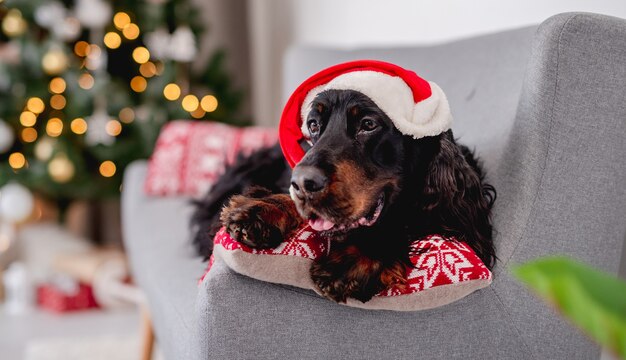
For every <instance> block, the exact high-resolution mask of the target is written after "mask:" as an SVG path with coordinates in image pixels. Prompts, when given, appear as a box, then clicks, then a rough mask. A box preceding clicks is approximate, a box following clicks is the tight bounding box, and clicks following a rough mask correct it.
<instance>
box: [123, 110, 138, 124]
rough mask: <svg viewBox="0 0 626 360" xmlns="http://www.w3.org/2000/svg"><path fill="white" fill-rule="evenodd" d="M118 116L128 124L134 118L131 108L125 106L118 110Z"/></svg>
mask: <svg viewBox="0 0 626 360" xmlns="http://www.w3.org/2000/svg"><path fill="white" fill-rule="evenodd" d="M119 117H120V120H121V121H122V122H123V123H126V124H130V123H132V122H133V121H134V120H135V112H134V111H133V109H131V108H129V107H125V108H123V109H122V110H120V113H119Z"/></svg>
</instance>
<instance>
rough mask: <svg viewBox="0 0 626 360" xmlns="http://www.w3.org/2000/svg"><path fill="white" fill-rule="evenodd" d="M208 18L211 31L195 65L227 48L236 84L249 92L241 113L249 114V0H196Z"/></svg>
mask: <svg viewBox="0 0 626 360" xmlns="http://www.w3.org/2000/svg"><path fill="white" fill-rule="evenodd" d="M193 3H194V4H195V5H196V6H198V8H199V9H200V11H201V12H202V18H203V19H205V20H206V25H207V28H208V31H207V32H206V33H205V34H204V36H203V38H202V39H199V40H198V42H199V47H200V53H199V54H198V57H197V59H196V60H195V61H194V66H203V65H205V64H206V63H207V62H208V61H209V57H210V55H211V54H213V53H214V52H215V50H216V49H223V50H224V51H226V57H227V58H226V68H227V70H228V72H229V74H230V75H231V76H232V78H233V81H234V82H235V84H236V86H237V88H239V89H242V90H244V91H245V92H246V100H245V101H244V103H243V105H242V109H241V111H242V113H243V114H244V115H245V116H250V112H251V110H250V108H251V106H250V97H251V95H250V90H249V89H250V86H251V85H250V82H251V79H250V69H251V66H252V64H251V63H250V46H249V43H248V22H247V13H248V10H247V8H248V4H247V2H246V0H229V1H223V0H193Z"/></svg>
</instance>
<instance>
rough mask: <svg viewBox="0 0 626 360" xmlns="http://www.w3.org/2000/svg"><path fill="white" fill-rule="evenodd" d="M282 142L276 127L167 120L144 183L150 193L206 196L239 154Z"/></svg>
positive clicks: (246, 153)
mask: <svg viewBox="0 0 626 360" xmlns="http://www.w3.org/2000/svg"><path fill="white" fill-rule="evenodd" d="M277 141H278V135H277V132H276V130H275V129H269V128H262V127H246V128H237V127H233V126H229V125H225V124H221V123H216V122H210V121H187V120H177V121H171V122H169V123H167V124H166V125H165V126H164V127H163V129H162V130H161V133H160V134H159V138H158V140H157V143H156V146H155V150H154V152H153V154H152V156H151V157H150V162H149V164H148V174H147V176H146V181H145V184H144V190H145V193H146V194H147V195H152V196H155V195H158V196H173V195H187V196H192V197H198V196H202V195H204V194H205V193H206V192H207V191H208V190H209V189H210V188H211V186H212V185H213V184H214V183H215V182H216V181H217V180H218V179H219V177H220V176H221V174H222V173H223V172H224V169H225V167H226V166H227V165H228V164H232V163H233V162H234V161H235V160H236V158H237V155H238V154H240V153H241V154H244V155H249V154H250V153H252V152H253V151H254V150H256V149H259V148H263V147H269V146H272V145H274V144H275V143H276V142H277Z"/></svg>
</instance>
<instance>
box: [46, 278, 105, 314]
mask: <svg viewBox="0 0 626 360" xmlns="http://www.w3.org/2000/svg"><path fill="white" fill-rule="evenodd" d="M37 304H38V305H39V306H40V307H41V308H43V309H46V310H50V311H53V312H57V313H64V312H68V311H75V310H84V309H91V308H97V307H98V303H97V302H96V299H95V297H94V295H93V289H92V287H91V286H90V285H88V284H85V283H82V282H78V281H76V280H73V279H70V278H67V277H63V278H55V279H54V280H53V281H51V282H49V283H45V284H43V285H39V286H38V287H37Z"/></svg>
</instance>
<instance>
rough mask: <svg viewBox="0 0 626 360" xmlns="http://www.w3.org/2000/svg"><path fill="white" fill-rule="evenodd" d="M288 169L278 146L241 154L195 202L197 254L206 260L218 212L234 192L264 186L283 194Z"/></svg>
mask: <svg viewBox="0 0 626 360" xmlns="http://www.w3.org/2000/svg"><path fill="white" fill-rule="evenodd" d="M290 177H291V169H290V168H289V165H288V164H287V162H286V161H285V158H284V156H283V153H282V151H281V149H280V146H279V145H278V144H276V145H275V146H272V147H270V148H264V149H261V150H258V151H256V152H254V153H252V154H250V156H242V155H240V156H239V157H238V159H237V161H236V162H235V163H234V164H233V165H232V166H229V167H227V168H226V171H225V172H224V175H222V177H221V178H220V179H219V180H218V181H217V183H215V185H213V187H212V188H211V190H210V191H209V192H208V193H207V194H206V196H204V198H202V199H200V200H197V201H194V205H195V211H194V213H193V215H192V217H191V228H192V234H193V245H194V247H195V248H196V251H197V252H198V254H199V255H201V256H203V257H205V258H206V259H208V258H209V257H210V256H211V253H212V252H213V238H214V237H215V234H216V233H217V232H218V231H219V229H220V227H221V226H222V224H221V222H220V213H221V212H222V208H223V207H224V205H225V204H226V202H227V201H228V199H230V198H231V197H232V196H233V195H238V194H243V193H245V192H246V191H248V190H249V189H250V188H252V187H263V188H265V189H268V190H269V191H270V192H272V193H286V192H287V190H288V188H289V179H290Z"/></svg>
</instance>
